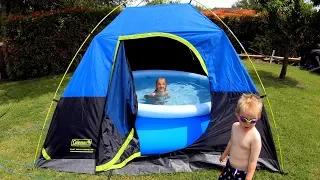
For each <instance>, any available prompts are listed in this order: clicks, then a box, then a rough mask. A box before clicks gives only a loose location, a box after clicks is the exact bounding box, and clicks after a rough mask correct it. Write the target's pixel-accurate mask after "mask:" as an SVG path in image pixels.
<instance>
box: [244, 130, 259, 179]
mask: <svg viewBox="0 0 320 180" xmlns="http://www.w3.org/2000/svg"><path fill="white" fill-rule="evenodd" d="M260 151H261V138H260V136H259V137H257V138H255V139H254V140H253V141H252V143H251V152H250V157H249V164H248V173H247V176H246V180H251V179H252V178H253V175H254V172H255V170H256V167H257V161H258V158H259V155H260Z"/></svg>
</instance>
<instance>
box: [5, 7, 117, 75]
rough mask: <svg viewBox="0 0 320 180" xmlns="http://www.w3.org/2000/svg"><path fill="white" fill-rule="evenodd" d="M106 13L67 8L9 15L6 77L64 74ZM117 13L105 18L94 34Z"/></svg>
mask: <svg viewBox="0 0 320 180" xmlns="http://www.w3.org/2000/svg"><path fill="white" fill-rule="evenodd" d="M108 12H110V10H108V9H107V10H103V11H90V10H86V9H67V10H63V11H56V12H50V13H49V14H48V13H45V12H44V13H41V12H38V13H34V14H32V15H29V16H27V17H20V16H11V17H9V19H10V20H9V21H8V23H7V28H6V33H7V35H6V37H7V40H6V42H5V48H4V50H5V64H6V71H7V74H8V76H9V78H10V79H14V80H17V79H27V78H35V77H42V76H46V75H52V74H61V73H64V72H65V70H66V68H67V67H68V65H69V63H70V61H71V60H72V58H73V56H74V55H75V53H76V52H77V50H78V49H79V47H80V46H81V44H82V43H83V41H84V40H85V38H86V37H87V35H88V34H89V33H90V32H91V31H92V29H93V28H94V27H95V26H96V25H97V24H98V22H99V21H100V20H101V19H102V18H103V17H104V16H105V15H106V14H107V13H108ZM117 14H118V12H116V13H114V14H113V15H112V16H110V17H109V18H108V19H106V20H105V21H104V22H103V23H102V24H101V25H100V26H99V28H97V29H96V31H95V33H98V32H99V31H101V29H102V28H104V27H105V26H106V25H107V24H108V23H109V22H110V21H111V20H113V19H114V17H115V16H116V15H117ZM94 35H95V34H93V35H92V36H91V39H92V37H93V36H94ZM91 39H89V40H88V41H87V43H86V44H85V45H84V46H83V48H82V51H81V52H80V53H79V55H78V57H77V58H76V63H73V65H72V66H71V69H70V70H71V71H73V70H74V68H75V67H76V66H77V62H78V61H79V59H81V57H82V55H83V53H84V52H85V50H86V49H87V46H88V44H89V43H90V41H91Z"/></svg>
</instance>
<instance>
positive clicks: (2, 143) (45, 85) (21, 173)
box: [0, 61, 320, 180]
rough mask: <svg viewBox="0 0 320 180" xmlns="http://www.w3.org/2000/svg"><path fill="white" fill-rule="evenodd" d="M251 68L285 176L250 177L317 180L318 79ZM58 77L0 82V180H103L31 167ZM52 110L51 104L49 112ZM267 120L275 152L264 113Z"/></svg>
mask: <svg viewBox="0 0 320 180" xmlns="http://www.w3.org/2000/svg"><path fill="white" fill-rule="evenodd" d="M244 63H245V65H246V67H247V69H248V71H249V73H250V75H251V77H252V78H253V80H254V81H255V83H256V86H257V87H259V90H260V89H261V88H260V83H259V82H258V79H257V76H256V75H255V72H254V71H253V68H252V66H251V64H250V63H249V62H248V61H244ZM255 66H256V68H257V70H258V73H259V75H260V77H261V79H262V82H263V84H264V86H265V88H266V90H267V95H268V97H269V99H270V102H271V105H272V108H273V112H274V115H275V120H276V122H277V127H278V134H279V135H280V141H281V149H282V154H283V164H284V171H285V172H287V173H288V174H287V175H280V174H277V173H270V172H267V171H259V172H257V173H256V175H255V177H256V179H318V178H319V177H320V168H319V167H320V135H319V134H320V133H319V130H318V129H319V128H320V119H319V117H320V109H319V106H320V76H319V75H315V74H310V73H308V72H306V71H302V70H299V69H298V68H297V67H291V66H290V67H288V73H287V79H286V80H279V79H278V78H277V77H278V75H279V73H280V69H281V66H280V65H275V64H268V63H255ZM61 77H62V76H51V77H46V78H40V79H34V80H26V81H19V82H0V179H19V178H20V179H30V178H35V179H37V178H39V179H41V178H43V179H77V180H78V179H88V178H90V179H106V176H104V175H85V174H74V173H64V172H56V171H53V170H47V169H36V168H34V167H32V166H31V163H32V161H33V158H34V153H35V151H36V147H37V143H38V138H39V135H40V130H41V126H42V124H43V121H44V119H45V117H46V113H47V110H48V108H49V105H50V103H51V99H52V97H53V94H54V92H55V90H56V87H57V86H58V84H59V82H60V79H61ZM69 79H70V76H67V78H66V80H65V81H64V83H63V85H62V87H61V88H60V91H59V93H58V94H61V93H62V92H63V90H64V87H65V85H66V83H67V81H68V80H69ZM260 92H261V93H262V91H260ZM54 108H55V104H54V106H53V109H52V112H53V110H54ZM267 109H269V107H267ZM52 112H51V114H52ZM268 115H269V119H270V121H271V122H270V124H271V126H272V128H273V135H274V139H275V143H276V146H277V147H278V143H277V139H276V131H275V129H274V123H273V122H272V118H271V115H270V111H269V112H268ZM49 120H50V118H49ZM44 137H45V136H44ZM44 137H43V138H44ZM277 149H278V150H279V147H278V148H277ZM279 158H280V156H279ZM218 174H219V172H218V171H217V170H207V171H204V170H203V171H196V172H192V173H175V174H155V175H148V176H134V177H132V176H131V177H129V176H125V177H123V176H112V179H145V180H146V179H181V180H184V179H216V178H217V177H218Z"/></svg>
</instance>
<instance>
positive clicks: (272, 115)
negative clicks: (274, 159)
mask: <svg viewBox="0 0 320 180" xmlns="http://www.w3.org/2000/svg"><path fill="white" fill-rule="evenodd" d="M190 1H192V0H190ZM194 1H195V2H197V3H199V4H200V5H201V6H203V7H204V8H205V9H206V10H209V11H210V12H211V13H212V14H213V15H214V16H215V17H216V18H218V20H219V21H220V22H221V23H222V24H223V25H224V26H225V27H226V28H227V29H228V30H229V32H230V33H231V34H232V36H233V37H234V38H235V39H236V41H237V42H238V43H239V45H240V46H241V48H242V50H243V51H244V52H245V54H246V56H247V57H248V59H249V60H250V63H251V65H252V66H253V69H254V71H255V73H256V74H257V77H258V79H259V82H260V84H261V87H262V89H263V92H264V94H265V95H267V92H266V89H265V88H264V85H263V83H262V81H261V78H260V76H259V74H258V72H257V70H256V68H255V66H254V64H253V62H252V60H251V59H250V57H249V55H248V53H247V51H246V50H245V48H244V47H243V45H242V44H241V42H240V41H239V39H238V38H237V36H236V35H234V33H233V32H232V31H231V29H230V28H229V27H228V26H227V25H226V23H224V22H223V20H222V19H221V18H220V17H219V16H218V15H217V14H216V13H214V12H213V11H212V10H211V9H210V8H208V7H207V6H205V5H203V4H201V3H200V2H199V1H197V0H194ZM266 99H267V102H268V106H269V109H270V112H271V117H272V120H273V124H274V127H275V130H276V135H277V141H278V145H279V155H280V166H281V169H282V171H283V160H282V150H281V145H280V138H279V133H278V128H277V124H276V121H275V118H274V113H273V111H272V108H271V104H270V101H269V98H268V96H266ZM280 171H281V170H280Z"/></svg>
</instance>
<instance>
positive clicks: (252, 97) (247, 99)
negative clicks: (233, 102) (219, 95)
mask: <svg viewBox="0 0 320 180" xmlns="http://www.w3.org/2000/svg"><path fill="white" fill-rule="evenodd" d="M262 106H263V104H262V100H261V98H260V96H258V95H256V94H242V96H241V97H240V99H239V100H238V104H237V107H236V113H238V114H240V113H241V112H244V111H246V110H247V109H252V108H253V109H256V112H257V113H258V115H259V116H260V115H261V113H262Z"/></svg>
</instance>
